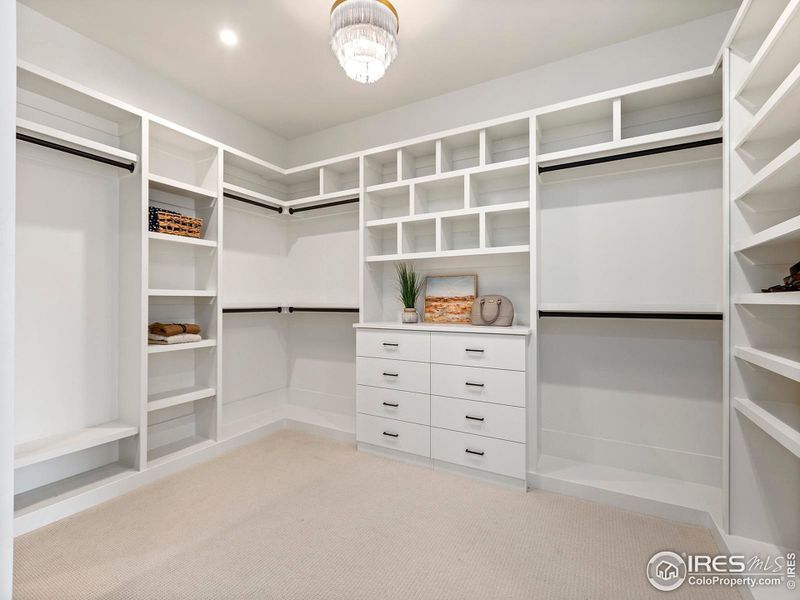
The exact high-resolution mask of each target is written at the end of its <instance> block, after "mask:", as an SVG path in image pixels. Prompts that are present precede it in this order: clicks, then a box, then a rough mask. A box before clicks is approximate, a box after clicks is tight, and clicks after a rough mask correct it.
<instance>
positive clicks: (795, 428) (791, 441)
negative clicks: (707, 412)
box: [733, 398, 800, 458]
mask: <svg viewBox="0 0 800 600" xmlns="http://www.w3.org/2000/svg"><path fill="white" fill-rule="evenodd" d="M733 407H734V408H735V409H736V410H737V411H739V413H740V414H742V415H744V416H745V417H747V418H748V419H750V421H752V422H753V423H754V424H755V425H757V426H758V427H760V428H761V430H762V431H764V433H766V434H767V435H768V436H770V437H771V438H772V439H774V440H775V441H776V442H778V443H779V444H780V445H781V446H783V447H784V448H786V449H787V450H788V451H789V452H791V453H792V454H794V455H795V456H796V457H798V458H800V404H796V403H794V404H792V403H790V402H754V401H752V400H750V399H749V398H734V399H733Z"/></svg>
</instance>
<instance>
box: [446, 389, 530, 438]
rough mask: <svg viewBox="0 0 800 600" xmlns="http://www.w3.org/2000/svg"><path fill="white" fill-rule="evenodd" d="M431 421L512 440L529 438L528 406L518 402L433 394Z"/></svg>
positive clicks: (469, 431) (447, 426)
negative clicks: (526, 409)
mask: <svg viewBox="0 0 800 600" xmlns="http://www.w3.org/2000/svg"><path fill="white" fill-rule="evenodd" d="M431 425H433V426H434V427H442V428H443V429H453V430H455V431H462V432H464V433H476V434H478V435H486V436H489V437H493V438H499V439H502V440H509V441H511V442H524V441H525V409H524V408H517V407H516V406H503V405H502V404H489V403H488V402H475V401H474V400H461V399H457V398H443V397H441V396H433V397H431Z"/></svg>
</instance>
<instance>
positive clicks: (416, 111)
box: [287, 11, 736, 165]
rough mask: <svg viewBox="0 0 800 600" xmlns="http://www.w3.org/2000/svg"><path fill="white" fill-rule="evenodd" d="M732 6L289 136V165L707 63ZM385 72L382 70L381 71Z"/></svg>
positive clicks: (718, 43)
mask: <svg viewBox="0 0 800 600" xmlns="http://www.w3.org/2000/svg"><path fill="white" fill-rule="evenodd" d="M735 13H736V11H728V12H724V13H719V14H716V15H711V16H709V17H705V18H703V19H698V20H696V21H691V22H689V23H685V24H683V25H679V26H677V27H671V28H669V29H663V30H661V31H657V32H655V33H651V34H648V35H644V36H641V37H638V38H634V39H632V40H628V41H625V42H621V43H619V44H614V45H612V46H607V47H605V48H599V49H597V50H592V51H590V52H585V53H583V54H579V55H577V56H573V57H570V58H566V59H564V60H561V61H558V62H554V63H549V64H547V65H543V66H541V67H537V68H535V69H531V70H529V71H522V72H520V73H516V74H514V75H509V76H508V77H503V78H500V79H495V80H493V81H488V82H485V83H481V84H478V85H475V86H472V87H468V88H464V89H462V90H458V91H455V92H451V93H448V94H444V95H442V96H437V97H436V98H429V99H426V100H421V101H419V102H415V103H413V104H408V105H406V106H402V107H400V108H396V109H393V110H390V111H386V112H383V113H380V114H377V115H373V116H370V117H365V118H363V119H359V120H357V121H352V122H350V123H345V124H343V125H338V126H336V127H332V128H330V129H326V130H324V131H320V132H316V133H312V134H309V135H307V136H303V137H300V138H296V139H293V140H290V142H289V147H288V155H287V157H288V161H289V164H291V165H298V164H302V163H305V162H311V161H314V160H319V159H322V158H327V157H330V156H334V155H337V154H343V153H347V152H355V151H358V150H363V149H366V148H370V147H374V146H379V145H382V144H389V143H392V142H398V141H402V140H404V139H409V138H412V137H416V136H420V135H425V134H429V133H434V132H436V131H440V130H443V129H449V128H452V127H459V126H463V125H469V124H470V123H475V122H478V121H482V120H485V119H492V118H495V117H502V116H505V115H509V114H513V113H516V112H521V111H525V110H530V109H532V108H536V107H539V106H545V105H548V104H552V103H554V102H561V101H563V100H569V99H572V98H579V97H581V96H585V95H588V94H593V93H596V92H602V91H605V90H610V89H613V88H616V87H620V86H624V85H630V84H633V83H638V82H640V81H646V80H649V79H655V78H657V77H662V76H666V75H670V74H673V73H678V72H681V71H687V70H690V69H696V68H700V67H707V66H708V65H710V64H711V63H712V62H713V61H714V59H715V57H716V55H717V53H718V52H719V49H720V47H721V45H722V42H723V39H724V37H725V34H726V33H727V31H728V28H729V27H730V24H731V22H732V21H733V17H734V15H735ZM401 35H402V34H401ZM401 51H402V50H401ZM466 68H468V67H466ZM391 75H392V74H391V71H389V73H388V75H387V77H391Z"/></svg>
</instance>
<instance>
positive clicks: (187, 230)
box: [148, 206, 203, 238]
mask: <svg viewBox="0 0 800 600" xmlns="http://www.w3.org/2000/svg"><path fill="white" fill-rule="evenodd" d="M148 229H149V230H150V231H154V232H156V233H166V234H169V235H180V236H183V237H190V238H199V237H200V236H201V234H202V230H203V219H198V218H196V217H188V216H186V215H182V214H180V213H177V212H175V211H174V210H166V209H164V208H159V207H157V206H151V207H150V215H149V223H148Z"/></svg>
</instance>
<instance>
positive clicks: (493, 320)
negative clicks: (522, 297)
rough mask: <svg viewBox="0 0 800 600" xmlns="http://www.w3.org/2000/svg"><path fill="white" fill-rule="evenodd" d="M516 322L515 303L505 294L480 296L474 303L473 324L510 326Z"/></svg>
mask: <svg viewBox="0 0 800 600" xmlns="http://www.w3.org/2000/svg"><path fill="white" fill-rule="evenodd" d="M513 322H514V305H513V304H512V302H511V300H509V299H508V298H506V297H505V296H498V295H492V296H478V297H477V298H476V299H475V302H473V303H472V324H473V325H492V326H494V327H510V326H511V323H513Z"/></svg>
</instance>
